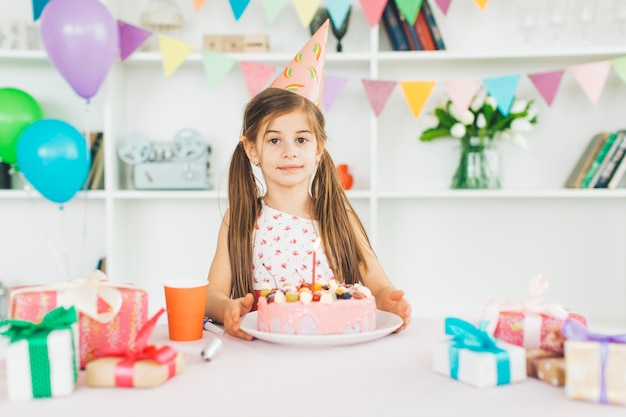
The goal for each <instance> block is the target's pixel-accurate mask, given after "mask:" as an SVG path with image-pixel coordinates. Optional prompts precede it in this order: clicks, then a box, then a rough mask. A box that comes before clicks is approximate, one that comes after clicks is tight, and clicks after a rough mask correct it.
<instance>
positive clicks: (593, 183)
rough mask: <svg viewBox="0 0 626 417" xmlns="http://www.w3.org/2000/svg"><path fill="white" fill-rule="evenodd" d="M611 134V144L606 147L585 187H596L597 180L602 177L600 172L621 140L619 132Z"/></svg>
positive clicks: (607, 165)
mask: <svg viewBox="0 0 626 417" xmlns="http://www.w3.org/2000/svg"><path fill="white" fill-rule="evenodd" d="M612 136H613V140H612V142H611V146H610V147H609V148H608V150H607V151H606V153H605V154H604V156H603V157H602V160H601V161H600V165H599V166H598V169H597V170H596V171H595V172H594V174H593V178H591V181H589V184H587V188H596V184H598V181H599V180H600V178H601V177H602V174H603V173H604V172H605V171H606V169H607V168H608V167H609V163H610V161H611V156H612V155H613V154H614V153H615V152H616V151H617V148H618V147H619V145H620V143H621V141H622V136H621V134H620V133H619V132H615V133H614V134H613V135H612Z"/></svg>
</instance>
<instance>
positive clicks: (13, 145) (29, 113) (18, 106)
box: [0, 87, 43, 164]
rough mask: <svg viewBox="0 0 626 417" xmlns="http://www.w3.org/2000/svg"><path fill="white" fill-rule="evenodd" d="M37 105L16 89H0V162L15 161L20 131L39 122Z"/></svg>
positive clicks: (39, 111) (40, 114)
mask: <svg viewBox="0 0 626 417" xmlns="http://www.w3.org/2000/svg"><path fill="white" fill-rule="evenodd" d="M42 118H43V112H42V111H41V107H39V103H37V101H35V99H34V98H32V97H31V96H30V95H29V94H28V93H25V92H24V91H22V90H18V89H17V88H10V87H7V88H0V161H2V162H5V163H7V164H14V163H15V162H16V161H17V142H18V139H19V137H20V134H21V133H22V130H24V128H26V127H27V126H29V125H30V124H31V123H33V122H36V121H37V120H41V119H42Z"/></svg>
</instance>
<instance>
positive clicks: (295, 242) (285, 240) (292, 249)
mask: <svg viewBox="0 0 626 417" xmlns="http://www.w3.org/2000/svg"><path fill="white" fill-rule="evenodd" d="M317 238H318V234H317V221H313V220H311V219H305V218H302V217H298V216H294V215H291V214H287V213H283V212H281V211H278V210H276V209H273V208H271V207H268V206H267V205H265V203H264V202H263V203H262V209H261V214H260V215H259V218H258V220H257V222H256V225H255V232H254V238H253V239H254V254H253V258H254V260H253V266H252V268H253V274H254V290H255V292H257V294H258V292H259V291H260V290H261V285H262V284H263V283H264V282H268V283H269V284H270V285H271V287H279V288H280V287H282V286H283V284H285V283H289V284H295V285H298V284H300V283H301V282H303V281H304V282H312V279H313V276H312V269H313V268H312V266H313V251H314V250H315V251H316V253H315V257H316V265H315V277H316V280H325V281H326V282H328V281H329V280H330V279H331V278H333V277H334V273H333V271H332V270H331V269H330V266H329V265H328V259H327V258H326V255H325V254H324V249H323V248H322V247H321V245H320V246H319V247H317V249H315V241H316V240H317Z"/></svg>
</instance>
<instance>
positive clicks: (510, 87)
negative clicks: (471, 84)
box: [483, 74, 520, 116]
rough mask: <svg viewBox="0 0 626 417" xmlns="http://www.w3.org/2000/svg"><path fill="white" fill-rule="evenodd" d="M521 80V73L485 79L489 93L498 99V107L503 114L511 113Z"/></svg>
mask: <svg viewBox="0 0 626 417" xmlns="http://www.w3.org/2000/svg"><path fill="white" fill-rule="evenodd" d="M519 80H520V74H515V75H504V76H501V77H490V78H485V79H484V80H483V85H484V86H485V88H486V89H487V93H489V95H490V96H492V97H493V98H495V99H496V103H498V109H499V110H500V113H502V115H503V116H508V115H509V110H511V105H512V104H513V100H514V99H515V94H516V92H517V86H518V85H519Z"/></svg>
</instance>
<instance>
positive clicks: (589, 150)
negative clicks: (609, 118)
mask: <svg viewBox="0 0 626 417" xmlns="http://www.w3.org/2000/svg"><path fill="white" fill-rule="evenodd" d="M610 135H611V133H610V132H601V133H598V134H596V135H594V136H593V137H592V138H591V140H590V141H589V143H588V144H587V147H586V148H585V150H584V151H583V153H582V154H581V155H580V158H578V161H577V162H576V165H574V168H573V169H572V170H571V172H570V174H569V176H568V177H567V179H566V180H565V187H566V188H580V184H581V182H582V180H583V178H585V174H587V171H588V170H589V167H590V166H591V164H592V163H593V161H595V159H596V156H598V153H599V152H600V149H602V146H603V145H604V142H606V140H607V139H608V137H609V136H610Z"/></svg>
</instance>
